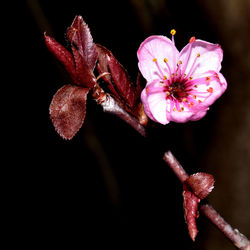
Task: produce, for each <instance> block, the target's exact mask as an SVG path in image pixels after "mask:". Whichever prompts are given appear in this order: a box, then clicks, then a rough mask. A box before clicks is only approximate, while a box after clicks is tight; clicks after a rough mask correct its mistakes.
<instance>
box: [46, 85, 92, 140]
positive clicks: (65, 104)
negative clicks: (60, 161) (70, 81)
mask: <svg viewBox="0 0 250 250" xmlns="http://www.w3.org/2000/svg"><path fill="white" fill-rule="evenodd" d="M88 92H89V89H87V88H81V87H78V86H74V85H64V86H63V87H62V88H60V89H59V90H58V91H57V92H56V94H55V95H54V97H53V99H52V102H51V104H50V108H49V111H50V118H51V120H52V123H53V125H54V127H55V129H56V131H57V132H58V134H59V135H60V136H61V137H62V138H64V139H68V140H70V139H72V138H73V136H74V135H75V134H76V133H77V131H78V130H79V129H80V128H81V126H82V124H83V122H84V118H85V114H86V99H87V94H88Z"/></svg>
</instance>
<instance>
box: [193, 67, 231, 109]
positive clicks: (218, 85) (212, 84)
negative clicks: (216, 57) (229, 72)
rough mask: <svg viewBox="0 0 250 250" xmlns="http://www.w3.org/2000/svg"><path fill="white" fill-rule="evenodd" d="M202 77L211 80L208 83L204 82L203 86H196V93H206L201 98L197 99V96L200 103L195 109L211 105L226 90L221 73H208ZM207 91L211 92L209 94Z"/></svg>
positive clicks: (225, 83) (224, 80)
mask: <svg viewBox="0 0 250 250" xmlns="http://www.w3.org/2000/svg"><path fill="white" fill-rule="evenodd" d="M204 75H205V76H208V77H210V78H211V80H210V81H209V82H204V84H199V85H198V88H197V91H200V92H206V93H207V94H205V95H204V97H203V98H199V95H198V97H197V99H201V101H202V103H200V104H199V105H197V107H195V108H199V107H200V108H201V109H202V108H204V107H208V106H210V105H212V104H213V103H214V102H215V101H216V100H217V99H218V98H219V97H220V96H221V95H222V94H223V93H224V92H225V90H226V88H227V82H226V79H225V78H224V76H223V75H222V74H221V73H215V72H211V71H210V72H208V73H205V74H204ZM204 75H203V77H204ZM215 75H216V77H215ZM209 89H210V90H211V92H209Z"/></svg>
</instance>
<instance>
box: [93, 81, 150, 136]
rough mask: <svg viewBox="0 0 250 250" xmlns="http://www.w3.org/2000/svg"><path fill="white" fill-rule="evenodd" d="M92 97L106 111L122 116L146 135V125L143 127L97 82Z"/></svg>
mask: <svg viewBox="0 0 250 250" xmlns="http://www.w3.org/2000/svg"><path fill="white" fill-rule="evenodd" d="M92 97H93V98H94V99H95V100H96V101H97V103H98V104H100V105H101V106H102V108H103V111H104V112H107V113H110V114H114V115H116V116H118V117H120V118H121V119H122V120H124V121H125V122H127V123H128V124H129V125H130V126H131V127H133V128H134V129H135V130H136V131H137V132H139V133H140V134H141V135H142V136H144V137H145V136H146V129H145V127H143V126H142V125H141V124H140V122H139V121H138V120H137V119H136V118H134V117H133V116H131V115H130V114H129V113H128V112H126V111H125V110H124V109H123V108H122V107H121V106H120V105H118V103H117V102H116V101H115V99H114V98H113V97H112V96H111V95H109V94H107V93H105V92H104V91H103V90H102V89H101V87H100V86H99V85H98V84H96V85H95V87H94V88H93V90H92Z"/></svg>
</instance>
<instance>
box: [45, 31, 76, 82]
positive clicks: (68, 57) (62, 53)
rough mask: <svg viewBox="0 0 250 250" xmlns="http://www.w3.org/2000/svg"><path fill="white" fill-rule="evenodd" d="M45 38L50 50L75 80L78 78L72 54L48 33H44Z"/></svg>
mask: <svg viewBox="0 0 250 250" xmlns="http://www.w3.org/2000/svg"><path fill="white" fill-rule="evenodd" d="M44 38H45V44H46V45H47V47H48V49H49V51H50V52H51V53H52V54H53V55H54V56H55V57H56V58H57V59H58V60H59V61H60V62H61V63H62V64H63V65H64V67H65V69H66V71H67V72H68V73H69V75H70V77H71V78H72V80H73V81H74V82H75V81H76V80H77V76H76V69H75V63H74V58H73V56H72V54H71V53H70V52H69V51H68V50H67V49H65V48H64V47H63V46H62V45H61V44H60V43H58V42H57V41H56V40H55V39H53V38H52V37H50V36H48V35H47V34H46V33H44Z"/></svg>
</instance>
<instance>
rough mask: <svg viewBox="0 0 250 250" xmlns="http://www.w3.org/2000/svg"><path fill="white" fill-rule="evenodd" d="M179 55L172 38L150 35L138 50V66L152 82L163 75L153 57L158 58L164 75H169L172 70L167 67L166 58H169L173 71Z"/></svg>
mask: <svg viewBox="0 0 250 250" xmlns="http://www.w3.org/2000/svg"><path fill="white" fill-rule="evenodd" d="M178 55H179V51H178V50H177V49H176V47H175V46H174V44H173V43H172V41H171V40H170V39H168V38H167V37H164V36H150V37H148V38H147V39H146V40H145V41H144V42H142V44H141V45H140V47H139V49H138V51H137V56H138V60H139V63H138V66H139V69H140V71H141V73H142V75H143V76H144V78H145V79H146V80H147V81H148V82H152V81H153V80H155V79H159V78H160V77H161V75H160V72H159V69H158V67H157V65H156V63H155V62H154V61H153V59H154V58H156V59H157V62H158V64H159V67H160V69H161V71H162V72H163V73H164V75H166V76H169V74H170V72H169V70H168V69H167V66H166V63H165V62H164V58H166V59H167V60H168V64H169V66H170V69H171V72H173V71H174V69H175V65H176V61H177V57H178Z"/></svg>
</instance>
